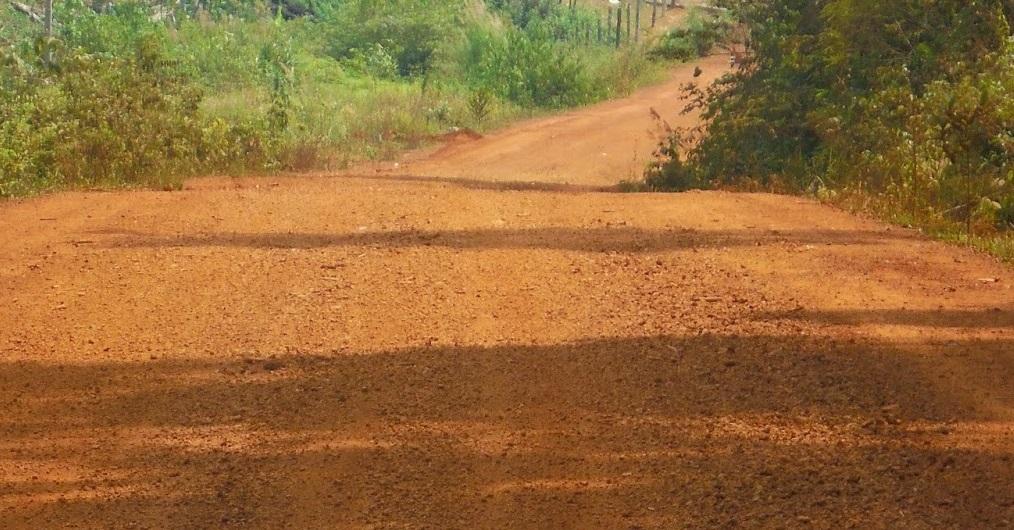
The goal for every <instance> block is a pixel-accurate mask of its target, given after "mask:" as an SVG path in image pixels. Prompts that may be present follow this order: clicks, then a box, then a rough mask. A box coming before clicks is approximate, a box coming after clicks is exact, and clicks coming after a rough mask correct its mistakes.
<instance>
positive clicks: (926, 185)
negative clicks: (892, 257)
mask: <svg viewBox="0 0 1014 530" xmlns="http://www.w3.org/2000/svg"><path fill="white" fill-rule="evenodd" d="M716 4H717V5H719V6H722V7H724V8H727V9H728V11H726V12H725V13H726V15H724V16H727V17H729V18H727V19H726V20H731V21H733V22H734V25H733V26H732V27H733V28H735V29H737V30H740V31H741V32H742V34H743V35H748V36H749V37H748V38H739V39H736V38H735V37H734V35H735V33H736V32H730V33H727V34H726V35H725V36H724V37H726V42H725V45H726V46H727V47H729V48H731V49H733V50H736V51H737V52H738V55H740V56H741V60H740V62H739V66H738V68H737V69H736V70H735V72H734V73H732V74H731V75H729V76H726V77H725V78H723V79H721V80H719V81H718V82H716V83H715V84H714V85H713V86H709V87H693V86H691V87H688V88H687V93H686V96H687V101H686V103H687V108H688V109H690V110H694V109H702V110H703V112H704V122H703V124H702V125H701V126H700V127H698V128H695V129H692V130H672V131H670V132H669V134H667V135H666V138H665V140H664V141H663V142H662V143H661V145H660V148H659V151H658V158H657V160H656V162H655V163H654V164H652V166H651V167H650V169H649V170H648V172H647V174H646V178H645V181H644V184H643V186H644V187H646V188H648V189H652V190H684V189H690V188H715V187H735V188H740V189H744V188H745V189H764V190H775V191H786V192H805V193H811V194H813V195H815V196H817V197H819V198H821V199H822V200H826V201H830V202H833V203H836V204H839V205H843V206H845V207H848V208H851V209H854V210H861V211H865V212H871V213H874V214H876V215H879V216H881V217H882V218H885V219H888V220H890V221H893V222H896V223H899V224H903V225H909V226H914V227H919V228H921V229H923V230H925V231H927V232H928V233H931V234H934V235H937V236H940V237H943V238H945V239H949V240H954V241H961V242H966V243H970V244H973V245H974V246H976V247H979V248H982V249H985V250H988V251H990V252H992V253H994V254H996V255H998V256H1000V257H1002V258H1005V259H1008V260H1009V259H1014V38H1012V30H1011V21H1014V4H1012V3H1010V2H1009V1H1004V0H986V1H978V2H967V1H965V0H933V1H930V2H924V1H908V0H902V1H895V2H879V1H874V0H825V1H821V2H813V1H811V0H751V1H741V0H721V1H717V2H716ZM709 24H710V25H712V26H715V27H720V28H726V27H727V26H726V25H725V24H726V23H725V21H720V20H719V19H718V18H713V19H712V22H710V23H709ZM677 37H678V36H677ZM729 37H732V38H729ZM675 40H676V41H677V42H680V41H679V39H675ZM685 40H686V39H685ZM737 40H738V41H739V42H737ZM663 42H664V41H663ZM699 42H703V44H702V45H703V46H707V45H710V44H712V42H711V41H710V40H707V41H699ZM674 48H676V49H678V50H683V49H686V46H684V47H683V48H680V47H679V46H674ZM692 51H693V50H689V51H688V52H680V53H684V54H685V53H689V52H692Z"/></svg>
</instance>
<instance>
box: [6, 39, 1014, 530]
mask: <svg viewBox="0 0 1014 530" xmlns="http://www.w3.org/2000/svg"><path fill="white" fill-rule="evenodd" d="M723 62H724V59H722V58H715V59H711V60H708V61H705V64H704V68H705V76H714V75H716V74H717V73H719V72H718V70H719V69H720V68H721V65H722V64H723ZM691 69H692V68H691V67H687V68H682V69H680V70H679V71H677V72H676V73H675V76H674V78H673V80H672V81H671V82H669V83H668V84H666V85H664V86H662V87H658V88H652V89H648V90H645V91H643V92H640V93H638V94H637V95H635V96H633V97H631V98H629V99H626V100H623V101H616V102H610V103H605V104H602V105H598V106H594V107H590V108H586V109H582V110H578V111H575V112H572V113H569V114H565V115H563V116H559V117H554V118H547V119H544V120H535V121H532V122H529V123H525V124H522V125H520V126H519V127H517V128H513V129H510V130H507V131H504V132H502V133H499V134H495V135H492V136H490V137H487V138H484V139H480V140H475V141H464V142H458V143H456V144H455V145H453V146H452V147H450V148H448V149H445V150H443V151H441V152H439V153H438V154H433V155H431V156H430V157H429V158H422V159H419V157H416V159H415V161H410V162H406V163H405V164H404V165H402V166H401V167H399V168H398V169H397V170H393V169H389V170H380V171H373V170H371V171H370V172H360V174H352V175H341V176H328V177H320V176H317V177H314V176H297V177H286V178H272V179H263V178H261V179H255V178H244V179H204V180H197V181H194V182H192V183H190V185H189V186H188V189H186V190H184V191H182V192H170V193H166V192H114V193H61V194H56V195H51V196H47V197H43V198H38V199H31V200H26V201H18V202H10V203H7V204H3V205H0V232H2V233H3V234H4V238H3V239H2V240H0V322H2V323H3V325H2V326H0V406H2V407H3V408H2V410H3V411H4V414H3V415H2V416H0V528H32V529H35V528H64V527H71V528H153V529H161V528H219V527H228V526H235V527H250V528H272V529H274V528H294V529H302V528H439V529H443V528H576V529H590V528H681V527H707V528H711V527H718V526H723V527H725V526H748V527H778V528H784V527H802V526H814V527H824V528H840V527H850V526H851V527H861V528H868V527H880V528H898V527H906V528H922V527H927V528H928V527H949V528H989V527H995V528H1002V527H1009V526H1010V525H1011V524H1012V521H1014V460H1012V457H1014V383H1012V380H1014V290H1012V287H1011V286H1012V285H1014V273H1012V271H1011V269H1010V268H1008V267H1005V266H1002V265H1000V264H998V263H996V262H995V261H993V260H991V259H989V258H986V257H984V256H981V255H977V254H974V253H972V252H970V251H967V250H963V249H959V248H956V247H951V246H947V245H944V244H942V243H938V242H933V241H930V240H927V239H926V238H924V237H922V236H920V235H919V234H917V233H915V232H913V231H909V230H904V229H899V228H892V227H888V226H885V225H883V224H880V223H876V222H872V221H868V220H863V219H859V218H856V217H853V216H850V215H846V214H844V213H842V212H839V211H836V210H834V209H832V208H828V207H826V206H822V205H819V204H817V203H815V202H813V201H810V200H806V199H801V198H796V197H786V196H774V195H766V194H731V193H686V194H679V195H641V194H616V193H604V192H596V191H593V190H594V189H595V188H596V187H600V186H603V185H608V184H614V183H615V182H616V181H617V180H619V179H621V178H625V177H630V176H633V175H635V174H636V172H637V170H638V168H639V167H641V165H642V164H643V163H644V162H645V160H646V157H647V155H648V153H650V151H651V147H652V145H651V143H650V142H649V141H648V136H647V131H648V130H650V128H651V120H650V118H649V117H648V108H649V107H655V108H656V109H658V110H659V111H662V110H671V109H673V108H674V107H675V106H676V102H675V101H674V99H673V98H674V94H675V93H676V88H675V87H676V86H677V84H678V83H681V82H684V81H687V80H688V79H689V77H690V70H691ZM603 153H605V155H603ZM411 175H422V176H424V177H426V178H416V177H413V176H411ZM494 181H501V182H500V183H497V182H494ZM503 181H510V182H513V183H506V184H505V183H504V182H503ZM533 182H534V183H533ZM521 183H526V184H521Z"/></svg>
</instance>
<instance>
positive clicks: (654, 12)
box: [651, 0, 658, 28]
mask: <svg viewBox="0 0 1014 530" xmlns="http://www.w3.org/2000/svg"><path fill="white" fill-rule="evenodd" d="M656 18H658V0H655V1H654V2H652V3H651V27H653V28H654V27H655V19H656Z"/></svg>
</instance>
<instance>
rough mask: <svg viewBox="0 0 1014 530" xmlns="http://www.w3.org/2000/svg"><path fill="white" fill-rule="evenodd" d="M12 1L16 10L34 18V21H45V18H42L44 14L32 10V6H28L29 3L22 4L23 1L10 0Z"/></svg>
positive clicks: (12, 5)
mask: <svg viewBox="0 0 1014 530" xmlns="http://www.w3.org/2000/svg"><path fill="white" fill-rule="evenodd" d="M10 3H11V7H12V8H14V10H15V11H18V12H20V13H23V14H24V15H25V16H27V17H28V18H30V19H32V20H33V21H34V22H38V23H39V24H44V23H45V20H43V19H42V15H40V14H38V13H36V12H35V11H32V8H30V7H28V6H27V5H25V4H22V3H21V2H15V1H14V0H10Z"/></svg>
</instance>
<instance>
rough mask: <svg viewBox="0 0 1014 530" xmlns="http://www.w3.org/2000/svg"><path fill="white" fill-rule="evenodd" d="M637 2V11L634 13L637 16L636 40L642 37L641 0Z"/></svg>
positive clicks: (635, 22)
mask: <svg viewBox="0 0 1014 530" xmlns="http://www.w3.org/2000/svg"><path fill="white" fill-rule="evenodd" d="M636 2H637V13H636V14H635V15H634V16H635V17H636V18H634V42H637V41H639V40H640V39H641V0H636Z"/></svg>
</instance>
